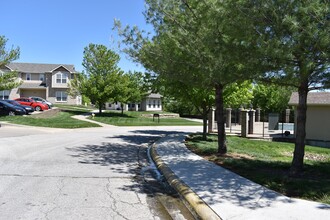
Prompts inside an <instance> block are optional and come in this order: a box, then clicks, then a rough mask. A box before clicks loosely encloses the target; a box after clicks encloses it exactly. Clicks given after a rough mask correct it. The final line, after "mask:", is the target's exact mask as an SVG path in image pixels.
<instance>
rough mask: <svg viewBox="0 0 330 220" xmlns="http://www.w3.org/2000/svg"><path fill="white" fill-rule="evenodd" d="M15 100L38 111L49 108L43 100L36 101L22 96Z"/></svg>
mask: <svg viewBox="0 0 330 220" xmlns="http://www.w3.org/2000/svg"><path fill="white" fill-rule="evenodd" d="M15 101H17V102H18V103H19V104H21V105H27V106H31V107H33V108H34V109H35V110H36V111H44V110H48V109H49V108H48V105H47V104H44V103H41V102H36V101H34V100H33V99H30V98H25V97H21V98H17V99H15Z"/></svg>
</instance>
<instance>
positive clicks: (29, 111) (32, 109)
mask: <svg viewBox="0 0 330 220" xmlns="http://www.w3.org/2000/svg"><path fill="white" fill-rule="evenodd" d="M2 101H5V102H8V103H9V104H12V105H15V106H19V107H22V108H24V109H25V111H26V114H27V115H28V114H30V113H32V112H34V108H33V107H32V106H27V105H21V104H19V103H18V102H17V101H15V100H9V99H5V100H2Z"/></svg>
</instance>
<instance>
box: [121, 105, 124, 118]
mask: <svg viewBox="0 0 330 220" xmlns="http://www.w3.org/2000/svg"><path fill="white" fill-rule="evenodd" d="M120 108H121V115H124V105H123V103H121V104H120Z"/></svg>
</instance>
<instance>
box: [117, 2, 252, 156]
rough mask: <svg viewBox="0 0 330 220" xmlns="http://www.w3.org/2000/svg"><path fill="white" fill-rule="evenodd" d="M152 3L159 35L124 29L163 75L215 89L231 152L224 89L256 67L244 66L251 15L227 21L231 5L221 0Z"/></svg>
mask: <svg viewBox="0 0 330 220" xmlns="http://www.w3.org/2000/svg"><path fill="white" fill-rule="evenodd" d="M146 3H147V10H146V13H145V15H146V20H147V22H149V23H150V24H151V25H153V27H154V30H155V36H153V38H152V39H145V38H143V35H142V34H141V32H139V31H137V28H132V29H130V28H126V29H124V31H123V32H122V35H123V36H125V39H124V42H125V43H128V44H130V45H131V47H130V48H129V50H128V53H129V54H130V55H131V56H132V57H133V58H134V59H135V60H136V61H138V62H141V63H142V64H143V65H144V66H145V67H146V68H148V69H150V70H151V71H154V72H155V73H156V74H159V75H160V76H162V77H163V78H169V79H171V80H177V81H179V82H181V83H184V84H185V85H187V86H190V87H192V88H197V89H200V88H203V89H205V90H209V91H214V92H215V99H216V108H217V114H218V115H217V118H218V120H217V123H218V152H219V153H220V154H223V153H226V152H227V146H226V136H225V126H224V125H225V120H224V117H223V115H224V114H223V113H224V112H223V108H224V96H223V92H224V89H225V88H226V87H227V86H228V85H230V84H231V83H233V82H237V81H244V80H245V79H247V78H249V73H251V71H250V70H248V69H246V68H244V67H245V66H244V60H245V59H248V58H250V54H249V52H250V50H249V49H247V48H249V47H250V46H251V45H253V44H250V43H247V42H248V40H249V36H251V34H247V33H246V32H247V31H249V30H244V29H242V27H244V22H245V21H244V20H242V21H241V23H240V24H235V23H231V22H227V21H228V20H227V19H226V17H227V16H228V13H229V12H227V6H226V5H225V4H223V2H222V1H218V0H207V1H198V0H190V1H183V0H182V1H177V0H146ZM238 35H239V36H240V39H241V40H240V41H237V40H236V36H238ZM251 40H253V39H251ZM243 69H244V71H243Z"/></svg>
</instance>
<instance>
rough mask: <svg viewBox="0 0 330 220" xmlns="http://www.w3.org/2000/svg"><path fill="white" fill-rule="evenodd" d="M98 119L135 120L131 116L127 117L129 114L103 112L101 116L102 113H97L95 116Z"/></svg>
mask: <svg viewBox="0 0 330 220" xmlns="http://www.w3.org/2000/svg"><path fill="white" fill-rule="evenodd" d="M95 116H96V117H99V118H106V117H118V118H134V117H132V116H130V115H127V114H125V113H124V114H121V112H102V113H101V114H100V113H96V114H95Z"/></svg>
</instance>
